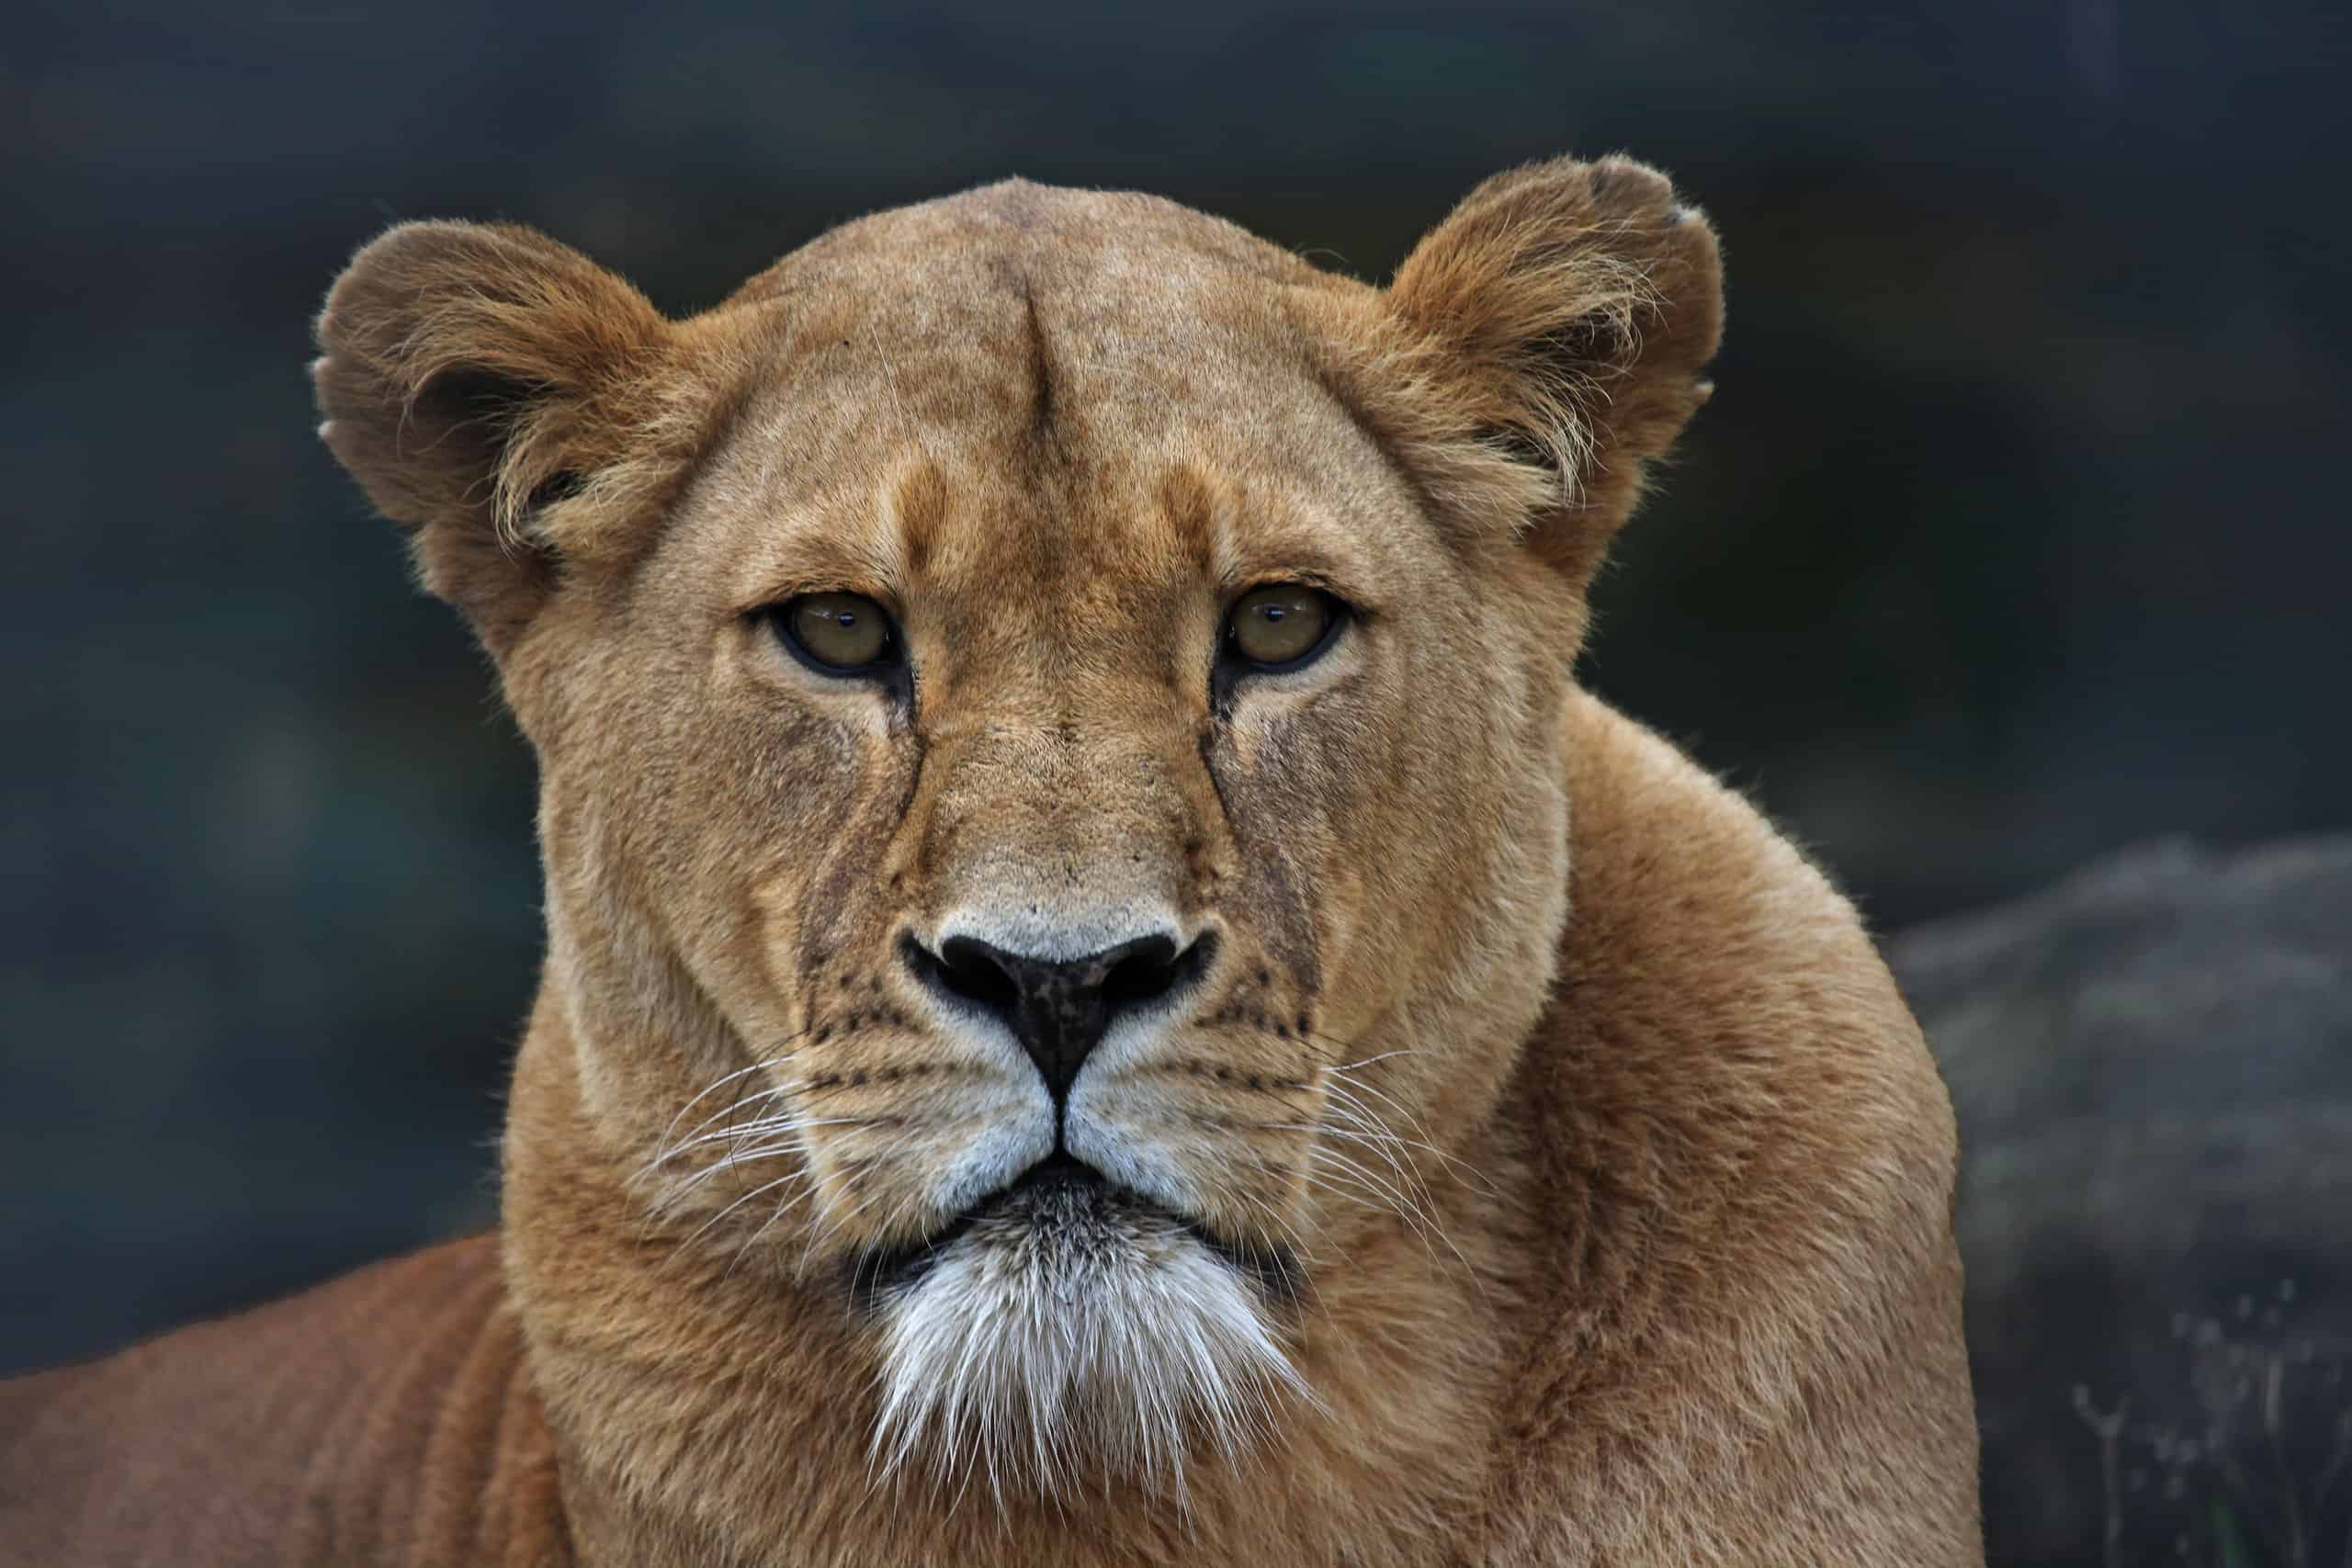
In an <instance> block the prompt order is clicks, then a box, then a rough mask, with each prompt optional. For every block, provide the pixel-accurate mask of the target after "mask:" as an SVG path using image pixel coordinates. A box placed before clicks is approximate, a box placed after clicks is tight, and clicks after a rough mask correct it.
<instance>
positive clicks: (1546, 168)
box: [1381, 157, 1723, 584]
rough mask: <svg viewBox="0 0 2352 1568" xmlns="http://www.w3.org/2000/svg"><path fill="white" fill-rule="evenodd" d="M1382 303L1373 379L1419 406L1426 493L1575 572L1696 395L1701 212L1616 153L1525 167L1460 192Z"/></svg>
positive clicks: (1704, 308) (1702, 285) (1714, 305)
mask: <svg viewBox="0 0 2352 1568" xmlns="http://www.w3.org/2000/svg"><path fill="white" fill-rule="evenodd" d="M1383 303H1384V309H1385V315H1386V317H1387V321H1386V327H1387V329H1388V330H1386V331H1385V332H1384V333H1382V334H1381V336H1382V337H1383V338H1384V339H1385V343H1386V344H1387V356H1388V357H1389V358H1390V359H1391V364H1390V365H1389V366H1388V367H1386V374H1385V376H1384V377H1383V379H1384V380H1385V381H1387V382H1388V383H1389V386H1390V387H1391V388H1392V389H1395V390H1394V391H1393V392H1392V397H1402V398H1406V399H1408V400H1411V401H1412V402H1414V403H1415V404H1416V405H1417V406H1416V407H1415V408H1414V409H1413V410H1412V412H1411V416H1410V418H1409V419H1408V420H1407V421H1405V422H1404V423H1405V424H1406V426H1407V427H1408V430H1409V433H1410V434H1411V435H1412V436H1414V437H1415V438H1416V439H1415V440H1414V442H1413V445H1416V446H1419V447H1421V448H1422V453H1421V456H1422V457H1425V458H1426V460H1427V464H1428V467H1429V468H1430V469H1431V470H1433V472H1432V474H1431V476H1430V477H1431V478H1433V479H1435V480H1436V481H1437V486H1438V488H1439V489H1440V490H1441V491H1452V492H1453V493H1455V494H1457V495H1460V496H1463V497H1464V498H1466V499H1467V500H1468V501H1469V503H1470V504H1471V505H1472V506H1474V507H1477V508H1479V509H1481V510H1485V511H1487V512H1489V513H1491V512H1494V511H1497V510H1499V511H1501V512H1503V513H1507V514H1511V525H1512V526H1513V527H1515V528H1517V529H1519V530H1520V531H1521V532H1522V533H1523V535H1524V536H1525V539H1526V542H1527V544H1528V546H1529V547H1530V548H1532V550H1533V551H1534V552H1535V553H1536V554H1537V555H1539V556H1540V557H1542V558H1544V559H1545V560H1547V561H1549V562H1550V563H1551V564H1553V565H1554V566H1555V567H1557V568H1559V569H1560V570H1563V571H1564V572H1566V573H1567V574H1568V575H1569V576H1570V577H1571V578H1573V579H1574V580H1576V581H1577V582H1578V583H1580V584H1581V583H1582V582H1583V581H1587V580H1589V577H1590V575H1591V573H1592V572H1593V570H1595V569H1596V568H1597V567H1598V566H1599V565H1600V558H1601V556H1602V554H1603V552H1604V551H1605V550H1606V549H1607V547H1608V543H1609V538H1610V536H1611V535H1612V534H1613V533H1615V532H1616V530H1617V527H1618V525H1620V524H1622V523H1623V522H1624V520H1625V518H1626V515H1627V514H1628V513H1631V512H1632V511H1633V509H1634V503H1635V502H1637V501H1638V500H1639V499H1640V496H1641V491H1642V485H1643V481H1644V477H1645V470H1646V468H1647V467H1648V465H1649V464H1650V462H1651V461H1652V460H1653V459H1655V458H1657V457H1659V456H1660V455H1661V454H1663V453H1664V452H1665V451H1666V449H1667V447H1668V446H1669V445H1671V444H1672V442H1673V440H1674V438H1675V436H1676V435H1677V434H1679V432H1680V431H1681V429H1682V426H1683V424H1684V423H1685V422H1687V421H1688V420H1689V419H1690V417H1691V414H1692V412H1695V411H1696V410H1697V409H1698V407H1699V405H1700V404H1701V403H1702V402H1704V401H1705V400H1706V398H1707V394H1708V392H1709V390H1710V388H1709V385H1708V383H1707V382H1706V381H1705V380H1704V379H1703V378H1702V372H1703V371H1704V369H1705V367H1706V365H1707V362H1708V360H1710V359H1711V358H1713V355H1714V352H1715V345H1716V344H1717V342H1718V341H1719V340H1720V338H1721V337H1722V334H1723V275H1722V268H1721V263H1720V261H1719V259H1718V256H1717V254H1716V248H1715V236H1714V231H1713V230H1712V229H1711V228H1709V227H1708V225H1707V221H1706V220H1705V219H1704V218H1703V217H1702V216H1701V215H1700V214H1699V212H1698V211H1697V210H1696V209H1692V208H1690V207H1686V206H1684V205H1682V204H1681V203H1680V202H1679V201H1677V200H1676V199H1675V195H1674V187H1673V186H1672V185H1670V184H1669V183H1668V181H1667V179H1666V176H1664V175H1660V174H1659V173H1657V171H1656V170H1654V169H1651V168H1648V167H1646V166H1645V165H1644V164H1637V163H1634V162H1633V161H1632V160H1630V159H1626V158H1616V157H1611V158H1603V159H1601V160H1600V161H1599V162H1597V163H1589V164H1585V163H1577V162H1576V161H1574V160H1572V159H1565V158H1564V159H1559V160H1556V161H1555V162H1552V163H1547V164H1532V165H1530V166H1529V167H1526V168H1523V169H1516V170H1513V171H1511V172H1510V173H1509V174H1503V175H1496V176H1495V177H1494V178H1492V179H1490V180H1488V181H1487V182H1486V183H1485V184H1484V185H1482V186H1479V187H1478V188H1477V189H1476V190H1475V191H1473V192H1471V193H1470V195H1469V197H1467V198H1466V199H1465V200H1464V201H1463V203H1462V205H1461V206H1459V207H1457V208H1456V209H1454V210H1453V214H1452V215H1451V216H1450V217H1448V218H1447V219H1446V220H1445V221H1444V222H1442V223H1441V224H1440V225H1439V226H1438V227H1437V228H1436V229H1435V230H1434V231H1431V232H1430V234H1429V236H1428V237H1427V238H1425V239H1424V240H1422V242H1421V243H1420V244H1419V246H1418V247H1416V248H1415V250H1414V252H1413V254H1411V255H1410V256H1409V257H1408V258H1407V260H1406V262H1405V265H1403V266H1402V267H1400V268H1399V269H1398V270H1397V277H1396V281H1395V282H1394V283H1393V284H1391V285H1390V287H1389V288H1388V290H1387V293H1386V296H1385V300H1384V302H1383ZM1498 458H1501V459H1506V460H1508V461H1510V463H1511V465H1512V466H1513V467H1514V468H1516V469H1517V472H1518V476H1519V479H1518V482H1517V483H1516V484H1515V485H1514V484H1513V483H1511V482H1509V480H1508V479H1507V476H1506V474H1505V473H1504V472H1503V471H1501V470H1500V469H1498V467H1497V465H1496V463H1495V459H1498ZM1410 460H1411V459H1410V456H1409V455H1408V462H1409V461H1410ZM1530 480H1532V481H1533V484H1532V488H1531V487H1530V485H1529V482H1528V481H1530Z"/></svg>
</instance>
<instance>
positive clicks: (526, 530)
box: [311, 223, 687, 654]
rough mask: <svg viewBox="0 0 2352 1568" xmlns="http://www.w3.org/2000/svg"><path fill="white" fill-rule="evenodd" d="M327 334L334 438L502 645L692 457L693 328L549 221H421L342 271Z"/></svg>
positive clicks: (323, 377) (323, 360) (433, 581)
mask: <svg viewBox="0 0 2352 1568" xmlns="http://www.w3.org/2000/svg"><path fill="white" fill-rule="evenodd" d="M318 342H319V347H320V349H321V351H322V353H321V355H320V357H319V359H318V360H317V362H316V363H315V364H313V365H312V367H311V377H312V379H313V381H314V382H315V384H316V386H317V389H318V399H319V407H320V410H321V411H322V412H323V413H324V414H325V416H326V420H325V423H323V424H322V425H321V426H320V427H319V434H320V435H321V436H322V438H323V439H324V440H325V442H326V444H327V446H329V447H330V448H332V449H333V450H334V455H335V456H336V457H338V458H340V459H341V460H342V462H343V466H344V467H345V468H348V469H349V470H350V471H351V474H352V476H353V477H354V478H355V479H357V480H358V481H359V482H360V484H361V485H362V486H364V487H365V488H366V490H367V491H368V497H369V499H371V500H372V501H374V502H375V503H376V505H377V506H378V507H379V508H380V509H381V510H382V511H383V512H384V513H385V514H386V515H388V516H390V517H391V518H392V519H393V520H394V521H396V522H399V523H401V524H404V525H408V526H409V527H410V528H411V529H413V531H414V532H413V540H414V547H415V551H416V558H417V562H418V566H419V569H420V570H421V573H422V575H423V577H424V582H425V586H426V587H427V588H429V589H430V590H432V592H435V593H436V594H438V595H439V596H440V597H442V598H444V599H446V600H447V601H448V602H449V603H451V604H455V605H457V606H458V608H459V609H460V610H462V611H464V612H465V614H466V615H467V616H468V618H469V619H470V620H471V621H472V622H473V624H474V626H475V629H476V631H477V632H478V633H479V634H480V635H481V637H482V640H483V641H484V642H485V643H486V644H487V645H488V646H489V648H490V649H491V651H492V653H494V654H496V653H503V651H504V650H505V649H506V648H507V647H508V646H509V645H511V643H512V642H513V640H514V638H515V636H516V635H517V634H519V633H520V631H521V630H522V628H523V627H524V626H525V625H526V624H527V623H528V622H529V620H530V618H531V615H533V613H534V612H535V611H536V610H537V608H538V606H539V604H542V603H543V602H544V601H545V599H546V597H547V595H548V593H549V592H552V590H553V588H554V586H555V582H556V580H557V571H558V568H559V566H560V564H562V563H563V562H564V561H565V560H567V559H569V558H584V557H592V556H594V555H595V554H597V553H599V552H600V551H605V550H610V549H612V548H615V547H617V546H618V544H619V543H620V542H621V539H620V536H622V535H623V534H624V532H625V531H627V529H628V525H629V524H631V523H634V522H636V521H638V520H639V519H641V518H642V516H643V515H644V513H645V511H646V509H647V508H648V507H649V506H650V504H652V503H653V502H654V499H655V497H654V495H653V493H652V492H653V491H656V490H657V489H659V488H660V486H661V485H662V484H663V483H665V482H666V481H667V479H669V478H671V477H672V476H673V475H674V473H675V472H676V471H677V470H678V469H679V468H682V467H683V463H682V460H681V456H680V454H679V453H678V452H677V451H676V450H675V446H676V441H677V437H678V436H679V435H680V434H682V431H681V426H682V425H683V424H684V423H687V422H683V421H681V420H679V419H678V418H677V417H675V416H676V413H677V408H676V404H677V401H678V397H679V393H680V391H681V390H682V389H681V388H680V387H679V385H678V382H677V379H676V377H675V374H674V372H675V370H676V368H677V367H676V365H675V358H676V349H675V335H674V333H673V328H672V327H671V326H670V324H669V323H668V322H667V321H663V320H662V316H661V315H660V314H659V313H658V312H657V311H655V310H654V309H653V307H652V306H651V305H650V303H648V302H647V300H646V299H645V297H644V296H643V295H641V294H639V292H638V291H637V290H636V289H634V288H631V287H629V286H628V284H627V283H625V282H623V281H622V280H621V279H620V278H618V277H616V276H614V275H613V274H611V273H609V272H606V271H605V269H604V268H602V267H600V266H598V265H595V264H594V262H591V261H590V260H588V258H587V257H585V256H583V255H582V254H579V253H578V252H577V251H573V250H571V249H570V248H568V247H566V246H563V245H560V244H558V243H555V242H554V241H552V240H550V239H548V238H547V237H546V236H545V235H542V234H539V233H537V232H535V231H531V230H528V229H524V228H520V227H516V226H514V225H509V224H481V223H403V224H401V225H400V226H398V227H397V228H394V229H392V230H390V231H388V232H387V233H385V234H383V235H382V236H381V237H379V238H378V239H377V240H375V241H373V242H371V243H369V244H368V245H367V246H365V247H364V248H362V249H361V251H360V252H359V254H357V255H356V256H354V257H353V258H352V261H351V265H349V266H348V267H346V268H345V270H344V274H343V276H341V277H340V278H338V279H336V281H335V285H334V288H333V289H332V290H331V291H330V292H329V293H328V295H327V302H326V306H325V308H324V309H323V310H321V311H320V313H319V321H318Z"/></svg>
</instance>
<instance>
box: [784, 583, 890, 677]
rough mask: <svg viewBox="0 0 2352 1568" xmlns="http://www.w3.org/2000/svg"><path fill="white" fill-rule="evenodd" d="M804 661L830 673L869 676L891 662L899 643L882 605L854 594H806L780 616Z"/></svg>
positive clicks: (792, 646)
mask: <svg viewBox="0 0 2352 1568" xmlns="http://www.w3.org/2000/svg"><path fill="white" fill-rule="evenodd" d="M775 619H776V625H777V629H778V630H779V631H781V632H782V633H783V636H784V640H785V642H786V645H787V646H788V647H790V649H792V651H793V652H794V653H795V654H796V655H797V656H798V657H799V659H800V660H801V662H802V663H804V664H807V665H809V666H810V667H811V668H813V669H815V670H817V671H819V672H820V673H822V674H827V675H865V674H871V673H872V672H873V671H875V670H876V669H877V668H878V667H880V666H882V665H885V664H887V663H889V662H891V656H892V653H893V651H894V649H893V643H894V641H895V639H894V637H892V635H891V630H890V617H889V615H888V612H886V611H885V610H884V609H883V608H882V606H881V605H879V604H876V603H875V602H874V601H873V600H871V599H867V598H865V597H863V596H861V595H859V594H855V593H804V594H802V595H801V596H800V597H799V598H797V599H793V600H789V601H787V602H786V604H784V605H783V606H782V608H781V610H780V612H779V613H778V614H777V615H776V617H775Z"/></svg>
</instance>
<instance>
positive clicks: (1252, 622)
mask: <svg viewBox="0 0 2352 1568" xmlns="http://www.w3.org/2000/svg"><path fill="white" fill-rule="evenodd" d="M1346 617H1347V606H1346V605H1345V604H1341V603H1340V601H1339V600H1337V599H1334V598H1333V597H1332V596H1331V595H1329V593H1326V592H1323V591H1322V590H1321V589H1319V588H1309V587H1307V586H1306V584H1305V583H1301V582H1281V583H1275V584H1273V585H1272V586H1271V587H1266V588H1253V589H1251V590H1250V592H1247V593H1244V594H1243V595H1242V596H1241V597H1240V598H1239V599H1238V600H1237V601H1235V603H1234V606H1233V611H1232V613H1231V615H1228V616H1227V619H1226V633H1225V635H1226V639H1227V641H1228V642H1229V643H1230V644H1231V645H1232V648H1233V652H1234V653H1235V654H1236V655H1237V656H1238V658H1239V659H1241V660H1243V661H1244V662H1245V663H1247V664H1249V665H1250V666H1251V667H1252V668H1254V669H1257V670H1261V671H1283V670H1295V669H1297V668H1298V667H1299V666H1301V665H1303V664H1306V663H1307V662H1308V661H1309V660H1313V659H1315V658H1317V656H1318V655H1320V654H1321V653H1322V652H1323V650H1324V649H1327V648H1329V646H1330V645H1331V638H1332V636H1333V634H1334V633H1336V632H1337V631H1338V630H1339V629H1340V623H1341V622H1342V621H1343V620H1345V619H1346Z"/></svg>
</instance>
